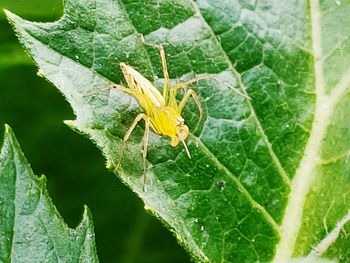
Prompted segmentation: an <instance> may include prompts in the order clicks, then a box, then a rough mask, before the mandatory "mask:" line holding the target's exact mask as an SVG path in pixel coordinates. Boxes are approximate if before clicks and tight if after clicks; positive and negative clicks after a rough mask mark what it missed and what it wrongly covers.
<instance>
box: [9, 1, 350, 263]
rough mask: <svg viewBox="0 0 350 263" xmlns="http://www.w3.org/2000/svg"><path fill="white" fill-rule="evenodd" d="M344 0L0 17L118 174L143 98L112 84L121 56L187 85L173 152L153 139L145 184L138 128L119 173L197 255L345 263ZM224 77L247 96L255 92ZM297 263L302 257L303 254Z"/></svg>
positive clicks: (119, 5)
mask: <svg viewBox="0 0 350 263" xmlns="http://www.w3.org/2000/svg"><path fill="white" fill-rule="evenodd" d="M349 11H350V1H349V0H342V1H337V0H327V1H320V2H318V1H316V0H311V1H308V2H307V1H287V0H284V1H277V0H270V1H253V0H251V1H239V0H236V1H235V0H232V1H224V0H198V1H195V2H194V1H190V0H161V1H141V0H138V1H135V0H120V1H110V0H100V1H94V0H84V1H77V0H67V1H66V3H65V15H64V16H63V18H62V19H60V20H59V21H57V22H53V23H33V22H28V21H25V20H22V19H21V18H19V17H17V16H15V15H13V14H11V13H8V17H9V19H10V21H11V23H12V24H13V25H14V27H15V29H16V31H17V34H18V36H19V39H20V41H21V42H22V43H23V44H24V46H25V47H26V48H27V49H28V51H29V53H30V54H31V56H32V57H33V58H34V60H35V61H36V63H37V64H38V66H39V67H40V72H41V74H42V75H43V76H45V77H46V78H47V79H49V80H50V81H51V82H52V83H54V84H55V85H56V86H57V87H58V88H59V89H60V91H61V92H62V93H63V94H64V95H65V97H66V98H67V100H68V101H69V102H70V103H71V105H72V108H73V110H74V112H75V113H76V116H77V119H76V120H75V121H69V122H67V123H68V124H69V126H71V127H74V129H76V130H78V131H80V132H82V133H84V134H87V135H88V136H89V137H90V138H91V139H92V140H93V141H94V142H95V143H96V144H97V145H98V147H99V148H100V149H101V150H102V152H103V154H104V155H105V156H106V159H107V161H108V167H109V168H111V169H113V170H115V167H116V164H117V163H118V160H119V158H120V154H121V152H120V150H121V148H122V145H123V143H122V138H123V136H124V134H125V133H126V131H127V129H128V128H129V127H130V125H131V123H132V121H133V119H134V118H135V116H136V115H137V114H138V113H139V112H140V107H139V106H138V105H137V103H136V101H135V100H134V99H133V98H131V97H130V96H128V95H126V94H123V93H120V92H118V91H115V90H112V89H106V86H107V85H108V84H109V83H111V82H114V83H118V84H122V83H123V82H125V81H124V78H123V75H122V73H121V71H120V69H119V63H120V62H125V63H127V64H130V65H132V66H134V67H135V68H137V70H139V71H140V72H141V73H142V74H143V75H144V76H146V77H147V78H149V79H150V80H154V81H155V82H156V83H158V84H160V85H159V86H161V82H162V77H163V75H162V67H161V64H160V60H159V55H158V51H157V50H156V49H153V48H150V47H148V46H145V45H144V44H143V43H142V42H141V40H140V37H139V34H143V35H144V36H145V38H146V41H147V42H150V43H161V44H162V45H163V46H164V48H165V51H166V54H167V61H168V68H169V71H170V77H171V78H172V79H173V80H174V81H181V80H186V79H187V80H188V79H190V78H192V77H194V76H200V75H201V74H215V75H216V80H203V81H199V82H197V83H195V84H194V85H193V87H192V88H193V89H194V90H195V91H196V92H197V93H198V94H199V96H200V100H201V102H202V104H203V108H204V111H205V117H204V119H203V120H202V121H201V122H200V125H199V126H198V128H197V129H195V127H196V123H197V121H198V111H197V110H196V107H195V105H194V104H193V103H190V104H189V105H188V106H187V107H186V110H185V112H184V114H183V115H184V118H185V120H186V122H187V124H188V125H189V127H190V130H191V132H192V134H191V136H190V138H189V140H188V145H189V149H190V152H191V154H192V159H188V158H187V156H186V154H185V153H184V150H183V148H182V147H180V146H179V147H176V148H173V147H171V146H169V145H168V139H167V138H163V137H160V136H158V135H156V134H153V133H152V134H151V141H150V145H149V150H148V158H147V160H148V170H147V182H146V189H147V192H145V191H143V189H142V184H143V176H142V175H143V162H142V154H141V150H142V142H141V140H142V136H143V128H142V125H141V126H140V127H138V128H137V129H136V131H135V132H134V133H133V134H132V136H131V138H130V140H129V141H128V144H127V145H128V148H127V151H125V155H124V157H123V160H122V164H121V168H120V169H119V170H118V171H116V170H115V171H116V172H117V173H118V175H119V177H120V178H121V180H122V181H123V182H124V183H126V184H127V185H129V186H130V187H131V189H132V190H133V191H134V192H135V193H136V194H138V195H139V196H140V197H141V198H142V199H143V201H144V203H145V207H146V209H148V210H149V211H150V212H151V213H154V214H155V215H156V216H157V217H159V218H160V219H161V220H163V222H165V223H166V224H167V225H168V226H169V228H170V229H171V230H172V231H173V232H174V233H175V235H176V237H177V238H178V240H179V242H180V243H182V244H183V245H184V246H185V247H186V248H187V249H188V251H189V252H190V253H191V254H192V255H193V257H194V258H195V259H197V260H198V261H210V262H257V261H259V262H267V261H274V262H286V261H287V260H289V259H291V258H298V260H299V259H300V258H305V257H306V260H309V259H310V260H309V261H311V260H314V257H315V256H316V257H318V256H323V257H325V258H329V259H333V258H336V259H337V260H339V261H341V262H348V261H349V260H350V255H349V252H348V249H347V248H348V247H349V245H347V244H349V238H348V231H349V223H348V221H349V217H350V216H349V215H348V213H349V212H348V210H349V203H350V200H349V198H350V195H349V194H348V193H349V189H350V187H349V185H350V184H349V180H350V179H349V176H348V174H349V173H348V171H349V168H350V166H349V162H348V156H349V143H348V142H349V141H350V140H349V139H350V138H349V137H350V129H349V122H348V121H347V114H346V112H347V111H348V110H349V108H350V100H349V93H348V90H349V85H350V77H349V76H350V74H349V73H350V72H349V66H350V42H349V39H350V38H349V36H350V26H349V25H350V23H349V22H350V21H349V20H350V16H349V15H348V13H349ZM229 85H231V86H233V87H236V88H238V89H240V90H241V92H246V93H247V94H248V95H249V96H250V98H251V100H249V99H247V98H245V97H243V96H241V95H239V94H238V93H235V92H234V91H233V90H232V89H230V88H229ZM302 260H304V259H302Z"/></svg>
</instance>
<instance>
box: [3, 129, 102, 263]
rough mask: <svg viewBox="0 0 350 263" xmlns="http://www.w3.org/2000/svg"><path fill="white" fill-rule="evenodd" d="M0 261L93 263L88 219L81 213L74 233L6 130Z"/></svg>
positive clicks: (43, 183) (88, 217)
mask: <svg viewBox="0 0 350 263" xmlns="http://www.w3.org/2000/svg"><path fill="white" fill-rule="evenodd" d="M0 211H1V213H0V261H1V262H4V263H5V262H16V263H19V262H25V263H28V262H33V263H34V262H35V263H37V262H43V263H44V262H47V263H52V262H81V263H83V262H86V263H87V262H89V263H90V262H98V258H97V253H96V248H95V237H94V232H93V231H94V230H93V225H92V219H91V215H90V212H89V210H88V209H87V207H85V212H84V216H83V219H82V221H81V223H80V224H79V225H78V226H77V228H76V229H70V228H69V227H68V226H67V225H66V224H65V223H64V221H63V219H62V218H61V216H60V215H59V213H58V211H57V210H56V208H55V207H54V205H53V204H52V201H51V199H50V197H49V195H48V193H47V191H46V179H45V177H44V176H42V177H40V178H37V177H36V176H35V175H34V174H33V172H32V170H31V169H30V166H29V164H28V162H27V160H26V159H25V157H24V155H23V153H22V152H21V149H20V146H19V144H18V142H17V140H16V138H15V136H14V134H13V132H12V130H11V129H10V128H9V127H8V126H6V132H5V139H4V143H3V146H2V149H1V153H0Z"/></svg>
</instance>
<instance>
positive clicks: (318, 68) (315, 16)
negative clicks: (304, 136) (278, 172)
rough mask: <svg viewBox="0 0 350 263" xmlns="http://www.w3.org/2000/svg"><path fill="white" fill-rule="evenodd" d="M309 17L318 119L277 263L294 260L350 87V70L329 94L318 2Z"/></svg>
mask: <svg viewBox="0 0 350 263" xmlns="http://www.w3.org/2000/svg"><path fill="white" fill-rule="evenodd" d="M310 15H311V21H310V22H311V36H312V50H313V54H314V72H315V80H314V83H315V95H316V103H315V115H314V121H313V124H312V129H311V133H310V137H309V140H308V142H307V145H306V147H305V150H304V153H303V158H302V160H301V161H300V163H299V167H298V169H297V170H296V174H295V176H294V178H293V180H292V188H291V193H290V195H289V201H288V204H287V207H286V211H285V214H284V218H283V221H282V226H281V230H282V234H281V240H280V242H279V244H278V245H277V250H276V256H275V258H274V261H273V262H275V263H280V262H286V261H287V260H288V259H290V258H291V257H292V254H293V251H294V246H295V242H296V240H297V237H298V234H299V230H300V228H301V224H302V220H303V207H304V204H305V200H306V196H307V194H308V193H309V191H310V189H311V186H312V184H313V182H314V181H315V179H316V174H315V173H313V172H314V169H315V167H316V166H317V164H318V163H319V161H320V160H321V157H320V149H321V146H322V141H323V138H324V136H325V132H326V130H327V127H328V126H329V124H330V120H331V116H332V114H333V110H334V109H335V106H336V105H337V103H338V101H339V100H340V99H341V98H342V96H343V94H344V93H345V92H346V91H347V87H348V85H349V84H350V75H349V73H350V70H349V71H348V72H347V73H348V75H347V74H344V75H343V77H342V79H341V80H340V81H339V82H338V84H337V85H336V87H335V88H334V89H333V90H332V91H331V92H330V93H329V94H327V93H326V90H325V80H324V69H323V63H324V58H323V57H322V39H321V38H322V36H321V34H322V30H321V22H320V21H321V11H320V6H319V3H318V1H317V0H310ZM321 242H322V241H321Z"/></svg>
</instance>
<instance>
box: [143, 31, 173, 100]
mask: <svg viewBox="0 0 350 263" xmlns="http://www.w3.org/2000/svg"><path fill="white" fill-rule="evenodd" d="M140 38H141V41H142V43H143V44H144V45H146V46H150V47H153V48H158V49H159V53H160V59H161V61H162V68H163V75H164V87H163V98H164V99H165V101H167V100H168V98H169V90H170V78H169V71H168V66H167V62H166V56H165V50H164V47H163V46H162V45H161V44H156V43H148V42H146V41H145V39H144V37H143V35H140Z"/></svg>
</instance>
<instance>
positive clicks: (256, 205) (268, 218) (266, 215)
mask: <svg viewBox="0 0 350 263" xmlns="http://www.w3.org/2000/svg"><path fill="white" fill-rule="evenodd" d="M191 137H192V139H194V140H195V142H196V143H197V144H198V145H199V146H200V147H201V149H202V150H203V152H204V153H205V154H206V155H207V156H208V157H210V158H211V159H212V160H213V161H214V163H215V164H216V166H217V167H218V168H220V169H221V170H223V171H224V172H225V173H226V175H227V176H228V177H229V178H231V179H232V181H233V182H234V184H235V185H236V186H237V188H238V190H239V191H240V192H241V193H242V194H243V195H244V196H245V197H246V198H247V199H248V201H249V203H250V204H251V205H252V206H253V207H254V208H256V209H257V210H259V212H260V213H261V214H262V215H263V217H264V218H265V219H266V221H267V222H268V223H270V224H271V226H272V227H273V228H274V229H275V231H276V232H279V231H280V230H279V226H278V224H277V223H276V221H275V220H274V219H273V217H272V216H271V215H270V214H269V212H268V211H267V210H266V209H265V208H264V207H263V206H262V205H261V204H259V203H258V202H257V201H255V200H254V198H253V197H252V196H251V195H250V193H249V192H248V190H247V189H246V188H245V187H244V186H243V185H242V183H241V182H240V181H239V180H238V178H237V177H236V176H235V175H234V174H233V173H232V172H231V171H230V170H228V169H227V167H226V166H225V165H223V164H222V163H221V162H220V161H219V160H218V159H217V158H216V156H215V155H214V154H213V153H212V152H211V151H210V149H209V148H208V147H207V146H206V145H205V144H204V143H203V142H202V140H201V139H200V138H198V137H196V136H194V135H192V136H191Z"/></svg>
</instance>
